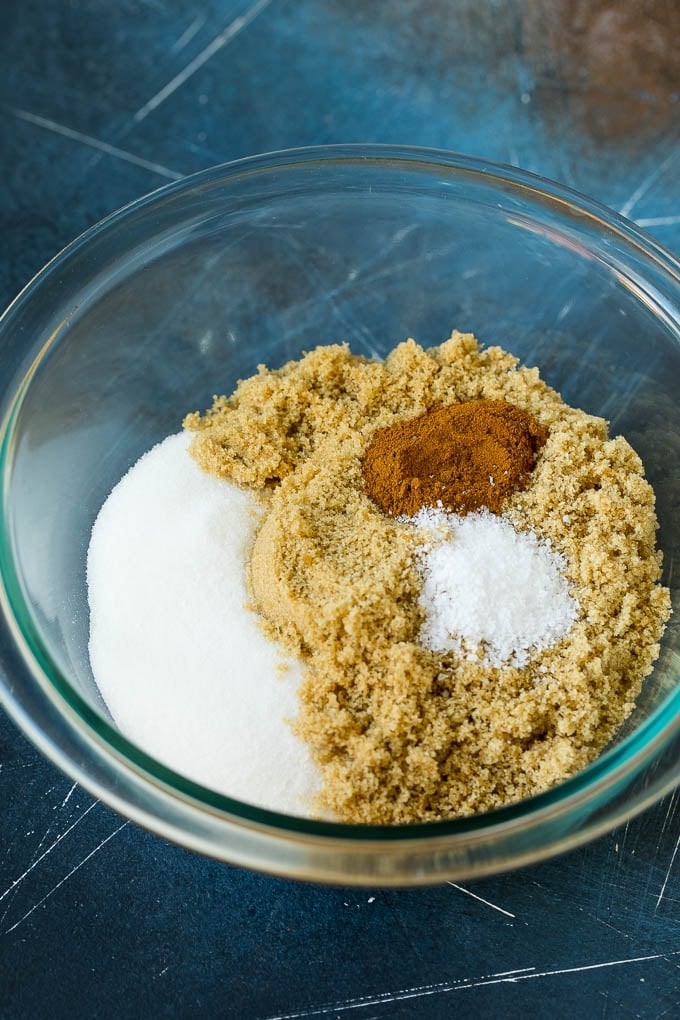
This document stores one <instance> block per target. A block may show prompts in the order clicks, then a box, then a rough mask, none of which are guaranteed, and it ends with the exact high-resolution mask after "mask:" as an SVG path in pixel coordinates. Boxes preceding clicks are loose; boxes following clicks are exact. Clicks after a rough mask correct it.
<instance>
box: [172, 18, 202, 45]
mask: <svg viewBox="0 0 680 1020" xmlns="http://www.w3.org/2000/svg"><path fill="white" fill-rule="evenodd" d="M205 22H206V19H205V18H204V17H203V16H202V15H200V14H199V16H198V17H197V18H194V20H193V21H192V22H191V24H190V25H189V27H188V28H186V29H185V30H184V32H182V34H181V36H180V37H179V39H176V40H175V42H174V43H173V44H172V46H171V47H170V52H171V53H179V52H180V50H183V49H184V47H185V46H187V45H188V44H189V43H190V42H191V40H192V39H193V37H194V36H195V35H196V33H197V32H200V31H201V29H202V28H203V26H204V25H205Z"/></svg>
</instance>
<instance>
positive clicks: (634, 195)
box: [619, 149, 678, 226]
mask: <svg viewBox="0 0 680 1020" xmlns="http://www.w3.org/2000/svg"><path fill="white" fill-rule="evenodd" d="M677 156H678V153H677V150H676V149H672V150H671V152H669V154H668V155H667V156H666V158H665V159H662V160H661V162H660V163H657V165H656V166H655V167H654V169H653V170H651V171H650V172H649V173H648V174H647V176H646V177H645V178H644V179H643V180H642V181H641V182H640V183H639V184H638V186H637V188H636V189H635V190H634V191H633V192H631V194H630V195H629V196H628V198H627V199H626V201H625V202H624V203H623V205H622V206H621V208H620V209H619V212H620V213H621V215H622V216H630V214H631V212H632V211H633V209H634V208H635V206H636V205H637V204H638V202H639V201H640V199H641V198H642V197H643V196H644V195H646V194H647V192H648V191H649V189H650V188H651V187H652V185H653V184H655V183H656V181H657V180H658V179H659V177H662V176H663V174H665V172H666V170H668V169H669V167H671V166H672V165H673V163H674V162H675V160H676V159H677ZM638 224H639V225H640V226H642V224H641V223H640V221H639V220H638Z"/></svg>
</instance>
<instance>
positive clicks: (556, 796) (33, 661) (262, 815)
mask: <svg viewBox="0 0 680 1020" xmlns="http://www.w3.org/2000/svg"><path fill="white" fill-rule="evenodd" d="M356 162H360V163H361V165H362V166H365V165H368V164H373V165H375V166H376V168H380V167H385V168H387V167H390V168H394V167H395V166H396V165H402V166H403V168H404V169H411V170H418V169H421V170H423V171H432V170H440V171H442V172H445V173H447V174H450V175H452V176H456V175H463V176H468V177H474V178H483V179H484V181H485V182H496V183H498V184H500V183H502V184H503V185H504V186H506V187H507V186H511V187H513V188H515V189H517V190H518V191H521V192H522V193H523V197H524V199H525V201H527V202H529V201H530V200H533V201H535V199H536V198H537V197H539V198H541V199H548V200H549V201H551V202H553V203H558V204H560V205H562V206H567V207H568V208H569V209H571V210H573V211H574V212H575V213H576V214H577V215H578V216H579V217H588V218H590V219H592V220H594V221H596V222H597V223H598V224H600V225H604V226H606V228H607V229H608V230H609V231H613V232H614V233H616V234H617V235H619V237H620V238H622V239H623V240H624V241H625V242H626V243H627V245H628V246H630V245H633V246H634V247H635V248H636V249H637V252H638V254H642V256H643V258H644V260H645V262H647V263H649V262H651V263H652V264H653V265H654V268H655V270H656V271H660V272H661V273H662V274H663V275H665V276H666V277H667V278H669V280H670V282H671V283H672V285H673V287H674V288H675V289H677V291H678V294H680V262H679V261H678V260H677V259H676V258H675V257H674V255H673V254H672V253H671V252H669V251H667V250H666V249H664V248H663V247H662V246H661V245H660V244H659V243H658V242H657V241H655V240H654V239H652V238H650V237H648V236H647V235H646V234H645V233H644V231H642V230H640V229H639V228H638V227H637V226H635V225H634V224H632V223H631V222H630V221H628V220H627V219H625V217H623V216H621V215H620V214H619V213H616V212H614V211H613V210H611V209H608V208H607V207H606V206H604V205H602V204H600V203H598V202H597V201H595V200H593V199H590V198H587V197H586V196H583V195H581V194H579V193H578V192H576V191H574V190H572V189H571V188H568V187H566V186H564V185H562V184H558V183H556V182H553V181H550V180H548V179H546V178H543V177H540V176H539V175H537V174H533V173H530V172H528V171H524V170H520V169H518V168H516V167H509V166H506V165H504V164H501V163H495V162H492V161H488V160H484V159H480V158H477V157H472V156H465V155H460V154H457V153H452V152H447V151H445V150H438V149H425V148H420V147H415V146H395V145H362V144H351V145H330V146H313V147H305V148H299V149H285V150H280V151H277V152H271V153H266V154H262V155H256V156H248V157H244V158H242V159H238V160H235V161H233V162H227V163H222V164H219V165H217V166H214V167H211V168H208V169H206V170H202V171H199V172H198V173H195V174H192V175H189V176H187V177H185V178H182V179H181V180H179V181H174V182H171V183H169V184H166V185H164V186H162V187H160V188H158V189H156V190H155V191H152V192H150V193H149V194H146V195H144V196H142V197H140V198H138V199H136V200H134V201H133V202H131V203H129V204H127V205H126V206H123V207H122V208H121V209H119V210H117V211H115V212H113V213H112V214H111V215H109V216H107V217H106V218H104V219H103V220H101V221H99V222H98V223H96V224H95V225H93V226H92V227H90V228H89V229H88V230H86V231H85V232H84V233H82V234H81V235H80V236H79V237H77V238H76V239H75V240H73V241H72V242H71V243H70V244H69V245H67V246H66V247H65V248H64V249H63V250H62V251H60V252H59V253H58V254H57V255H55V256H54V258H53V259H51V260H50V261H49V262H48V263H47V264H46V265H45V266H44V267H43V269H41V270H40V271H39V272H38V273H37V274H36V275H35V276H34V277H33V278H32V279H31V280H30V281H29V282H28V283H27V284H26V286H25V287H24V288H23V289H22V290H21V291H20V293H19V294H18V295H17V297H16V298H15V299H14V301H13V302H12V303H11V304H10V305H9V307H8V308H7V310H6V311H5V312H4V314H3V315H2V316H0V335H1V334H2V332H3V331H4V330H6V329H7V328H9V327H11V322H12V320H13V318H14V317H15V316H16V315H18V314H19V312H20V311H21V309H22V308H23V306H24V305H25V303H27V302H28V301H31V300H32V297H33V294H34V292H35V291H36V290H37V289H38V288H40V287H42V286H43V284H44V283H45V282H46V281H48V280H49V279H50V278H51V277H52V276H53V275H54V274H56V273H58V272H59V271H60V270H61V268H62V267H63V266H64V264H65V263H68V261H69V260H70V259H72V258H73V257H74V256H75V255H76V254H77V253H78V252H80V250H81V249H82V248H83V247H85V246H86V245H88V244H89V243H90V242H91V241H92V240H93V239H94V238H95V237H99V236H100V235H102V234H104V233H106V232H107V231H111V230H112V229H114V228H116V227H118V226H119V225H121V224H124V223H125V221H126V220H127V219H128V218H130V217H132V216H136V215H137V214H139V213H141V212H143V211H145V210H146V211H152V210H153V209H154V207H155V206H156V205H158V204H159V203H161V202H165V201H166V200H167V199H168V198H170V197H182V196H186V195H187V194H189V193H191V192H194V191H195V190H196V189H200V188H203V187H205V186H206V185H214V184H217V183H220V184H225V183H228V182H230V181H233V180H237V179H239V178H241V177H244V176H250V175H253V174H257V173H261V172H263V171H278V172H285V171H286V170H287V169H289V168H296V169H299V168H301V167H308V168H313V167H319V168H320V167H328V166H331V165H338V164H340V165H345V166H347V165H351V164H352V163H356ZM60 333H61V330H58V331H55V334H53V335H52V336H51V337H49V338H48V340H47V341H46V342H45V343H44V344H43V346H42V347H41V348H40V350H39V351H38V352H37V354H36V355H35V357H34V358H33V360H32V361H31V363H30V366H29V367H28V370H27V371H26V372H25V374H24V376H23V378H22V379H21V380H20V382H19V384H18V385H17V386H16V389H15V391H14V393H13V394H12V396H11V397H10V398H9V402H8V407H7V410H6V413H5V414H4V416H3V419H2V422H1V423H0V482H1V483H2V484H0V609H1V610H2V613H3V614H4V617H5V621H6V624H7V627H8V631H9V632H10V633H11V635H12V637H13V640H14V642H15V645H16V647H17V648H18V649H19V651H20V654H21V659H22V661H23V665H24V666H25V667H26V669H27V671H28V673H29V674H30V676H31V678H32V680H33V681H34V682H35V683H37V684H38V686H39V687H40V688H41V690H42V693H43V695H44V696H45V697H46V698H47V699H48V701H49V702H51V704H52V706H53V707H54V708H56V710H57V711H58V712H59V713H60V714H61V715H62V716H63V717H64V718H65V719H66V720H67V722H68V725H70V726H71V727H74V728H75V729H76V730H78V729H80V728H83V727H84V730H85V735H86V737H87V742H88V743H89V744H90V746H91V748H93V749H94V748H96V749H97V753H98V754H100V755H102V756H103V757H104V758H108V759H109V760H110V762H111V763H112V765H113V767H114V769H117V770H123V771H131V772H132V773H134V774H135V775H136V776H137V777H138V779H139V777H141V779H142V781H143V782H146V783H151V784H152V785H154V786H155V787H156V788H157V789H158V790H159V791H161V796H163V797H167V796H171V797H173V798H179V799H180V800H182V801H183V802H184V803H185V804H187V805H189V806H190V807H191V808H192V809H193V810H198V811H208V812H210V813H211V814H213V815H217V816H219V817H222V818H223V819H224V820H225V821H228V822H230V823H232V824H233V823H236V824H237V825H241V826H246V827H249V828H254V829H260V830H262V831H266V832H275V833H277V834H279V835H284V836H286V837H288V838H291V837H295V838H302V839H303V840H304V839H310V840H312V841H317V840H321V841H324V840H329V839H332V840H333V841H337V840H340V841H342V842H344V843H346V844H356V843H357V842H358V843H359V844H362V845H364V846H365V845H367V844H368V843H375V842H377V843H378V844H379V845H382V846H384V845H385V844H388V843H390V842H394V841H397V842H399V843H404V842H405V841H406V842H409V841H412V840H416V841H422V840H423V839H424V838H427V840H435V841H441V840H444V841H446V842H447V843H450V842H451V840H452V839H453V840H455V838H456V837H457V836H459V837H462V838H473V839H474V838H475V837H480V838H481V837H484V838H485V839H488V838H494V837H496V836H500V835H501V833H502V832H504V831H506V830H508V829H514V828H517V827H518V826H521V827H522V828H525V827H526V825H527V823H529V822H531V823H534V822H535V823H536V824H538V823H541V822H543V821H546V820H547V819H550V818H551V817H554V816H555V815H556V814H557V813H558V812H559V813H562V812H563V811H564V810H566V809H574V810H576V809H577V808H578V807H579V806H581V805H584V804H590V803H591V801H593V800H595V799H597V798H598V797H602V796H603V795H604V794H605V793H606V792H607V791H608V790H610V789H611V788H612V787H613V786H616V784H618V783H619V782H620V781H621V780H623V779H626V778H628V777H629V776H631V775H633V774H634V773H636V772H638V771H640V770H641V769H642V768H643V767H644V766H645V765H646V764H648V763H649V762H650V761H651V760H652V759H653V758H654V757H656V755H657V754H659V753H660V752H661V751H662V750H663V748H664V747H666V746H667V745H668V744H669V743H670V741H671V740H672V739H673V737H674V736H675V735H676V734H678V733H680V689H675V690H674V691H672V692H671V693H670V694H669V695H668V697H667V698H666V700H665V702H664V703H663V704H662V705H661V706H660V707H659V708H658V709H657V710H656V711H655V712H654V713H653V714H652V716H650V717H649V718H648V719H646V720H645V721H644V722H643V723H641V724H640V726H639V727H638V728H637V729H636V730H635V731H633V733H631V734H630V735H629V736H627V737H626V738H625V739H624V740H623V741H622V742H621V743H620V744H617V745H616V746H614V747H612V748H609V749H608V750H606V751H605V752H603V754H601V755H600V756H599V757H598V758H597V759H596V760H595V761H594V762H592V763H591V764H590V765H588V766H586V768H584V769H582V770H581V771H579V772H578V773H576V774H575V775H574V776H572V777H570V778H569V779H567V780H566V781H564V782H563V783H560V784H558V785H557V786H555V787H553V788H551V789H549V790H547V791H545V792H544V793H541V794H538V795H535V796H533V797H529V798H526V799H524V800H522V801H520V802H518V803H516V804H512V805H508V806H506V807H502V808H498V809H495V810H493V811H488V812H483V813H480V814H476V815H473V816H470V817H467V818H457V819H451V820H447V821H441V822H427V823H417V824H409V825H396V826H375V825H356V824H346V823H339V822H327V821H319V820H315V819H307V818H302V817H297V816H292V815H286V814H281V813H278V812H275V811H271V810H268V809H264V808H259V807H255V806H254V805H250V804H247V803H244V802H241V801H238V800H234V799H233V798H230V797H227V796H226V795H223V794H218V793H216V792H215V791H212V790H209V789H208V788H206V787H203V786H201V785H200V784H198V783H194V782H192V781H191V780H188V779H186V778H185V777H183V776H181V775H179V774H178V773H175V772H174V771H173V770H172V769H169V768H167V767H166V766H164V765H162V764H161V763H160V762H157V761H156V760H155V759H153V758H152V757H150V756H149V755H147V754H146V753H145V752H144V751H143V750H142V749H141V748H139V747H137V745H135V744H134V743H132V742H131V741H129V740H127V738H125V737H123V736H122V735H121V734H120V733H119V732H118V731H117V730H116V729H115V728H114V727H113V726H112V725H111V724H110V723H108V722H107V721H106V720H105V719H103V718H102V717H101V716H100V715H99V714H98V713H97V712H96V711H95V710H94V709H93V708H92V707H91V706H90V705H89V704H88V703H87V701H86V700H85V699H84V698H83V697H82V696H81V695H80V694H79V693H78V692H77V691H76V690H75V688H73V687H72V686H71V684H70V682H69V680H68V678H67V677H66V676H64V675H63V674H62V673H61V671H60V670H59V668H58V667H57V666H56V664H55V663H54V662H52V660H51V656H50V654H49V650H48V649H47V647H46V645H45V644H44V643H43V641H42V638H41V636H40V633H39V631H38V629H37V628H36V627H35V626H34V625H33V621H32V619H31V614H30V611H29V609H28V607H27V605H26V601H25V599H24V595H23V592H22V589H21V583H20V581H19V579H18V577H17V575H16V572H15V571H14V569H13V564H12V561H11V556H10V552H9V543H8V541H7V539H6V536H5V521H6V497H7V493H6V482H7V478H6V472H7V465H8V462H9V457H10V452H11V451H10V448H11V443H12V435H13V424H14V422H15V420H16V417H17V415H18V412H19V409H20V407H21V403H22V401H23V397H24V395H25V393H26V391H27V389H28V387H29V386H30V382H31V379H32V377H33V375H34V374H35V372H36V371H37V370H38V368H39V366H40V364H41V362H42V359H43V358H44V356H45V354H46V353H47V351H48V350H50V349H51V347H52V345H53V344H54V343H55V342H56V341H57V340H58V337H59V334H60ZM0 396H2V394H0ZM0 700H1V701H2V702H3V703H4V705H5V708H6V709H7V711H8V712H9V714H10V715H11V716H13V717H14V718H15V720H16V721H17V722H18V724H19V725H20V727H21V728H22V729H24V730H25V731H26V732H27V734H28V736H29V737H30V738H31V739H32V740H33V741H34V743H37V744H38V746H40V747H41V749H42V750H43V751H45V753H47V754H48V756H49V757H51V758H52V759H53V760H55V761H57V764H59V765H60V767H61V768H62V769H64V770H65V771H66V772H70V774H72V775H74V776H75V777H76V778H77V779H78V781H79V782H81V783H82V784H83V785H84V786H86V787H87V788H88V789H90V790H91V792H93V793H95V794H96V795H97V796H99V797H101V798H102V799H103V800H104V801H107V802H108V803H111V804H112V806H116V807H117V808H118V810H123V812H124V813H125V814H127V815H128V816H129V817H135V818H136V820H138V821H140V822H141V823H142V824H144V825H146V827H148V828H150V829H152V830H155V831H158V825H155V824H154V821H156V819H155V816H154V815H153V814H152V815H149V814H148V813H144V812H140V811H139V810H137V811H136V812H135V811H133V810H131V808H130V805H129V804H127V803H124V804H123V806H122V807H121V804H119V803H118V804H117V803H114V801H115V798H113V797H112V796H111V794H110V792H109V791H107V790H106V789H105V788H103V787H101V786H100V785H99V784H96V783H94V782H93V781H92V780H91V779H89V778H88V776H87V773H86V771H83V769H82V767H80V766H78V765H77V764H76V763H75V762H74V761H72V760H71V759H70V758H69V757H68V756H64V754H63V752H62V751H59V749H58V748H54V747H53V746H52V742H51V741H50V740H46V737H45V734H44V733H43V732H42V730H41V728H40V726H39V725H37V724H36V723H35V722H34V721H33V720H32V719H31V718H30V716H28V715H27V714H26V712H25V711H24V709H23V708H22V706H21V703H20V700H19V699H17V698H16V697H15V695H14V694H13V686H12V684H11V683H10V682H9V678H8V677H4V676H3V675H2V674H1V673H0ZM80 735H81V736H82V735H83V734H82V733H81V734H80ZM76 773H77V774H76ZM675 781H676V780H674V779H673V778H671V779H670V780H669V782H668V784H667V785H666V787H665V788H663V789H662V788H659V789H657V790H656V791H655V792H654V794H653V795H650V797H648V798H643V799H641V801H640V804H639V806H636V807H635V808H634V809H633V810H631V811H628V812H627V814H626V815H625V817H630V815H631V814H633V813H637V811H639V810H642V809H643V808H644V807H646V806H647V805H648V803H650V802H651V801H652V800H656V799H658V797H659V796H661V795H662V794H663V793H664V792H666V790H667V789H670V788H671V787H672V785H673V784H674V782H675ZM622 817H623V816H622ZM610 827H611V826H610V824H609V823H605V824H604V825H603V826H601V831H606V830H607V829H608V828H610ZM163 834H164V835H168V833H167V832H164V833H163ZM593 834H596V833H595V831H594V829H591V830H590V831H588V832H587V834H586V835H584V836H583V838H578V839H577V840H576V841H577V842H584V841H585V839H589V838H591V837H592V835H593ZM170 835H171V838H177V835H176V834H175V835H174V836H173V835H172V834H170ZM181 841H182V840H180V842H181ZM572 845H575V844H574V843H573V842H572ZM564 848H565V845H564V843H559V842H558V844H556V845H554V846H549V847H547V848H546V852H545V853H542V854H541V856H548V855H549V854H551V853H556V852H559V851H560V850H562V849H564ZM225 857H228V855H227V854H226V852H225ZM510 863H513V862H510ZM496 870H497V869H496Z"/></svg>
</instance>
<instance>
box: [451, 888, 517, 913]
mask: <svg viewBox="0 0 680 1020" xmlns="http://www.w3.org/2000/svg"><path fill="white" fill-rule="evenodd" d="M446 884H447V885H452V886H453V888H454V889H458V891H459V892H462V893H465V895H466V896H472V898H473V900H479V902H480V903H484V904H486V906H487V907H491V909H492V910H497V911H498V913H499V914H505V916H506V917H513V918H514V917H516V915H515V914H511V913H510V911H509V910H504V909H503V907H498V906H496V904H495V903H491V901H490V900H485V899H484V897H483V896H478V895H477V893H473V892H471V891H470V889H465V888H464V887H463V886H462V885H456V883H455V882H447V883H446Z"/></svg>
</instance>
